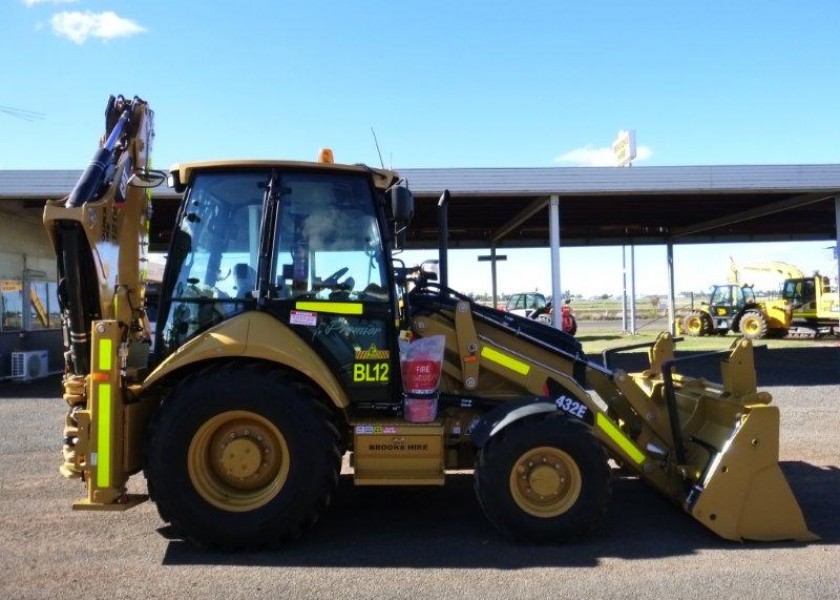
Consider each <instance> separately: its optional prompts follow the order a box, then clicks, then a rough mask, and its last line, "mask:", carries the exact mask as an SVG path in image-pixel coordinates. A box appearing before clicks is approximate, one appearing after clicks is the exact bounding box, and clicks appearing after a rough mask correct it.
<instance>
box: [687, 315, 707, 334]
mask: <svg viewBox="0 0 840 600" xmlns="http://www.w3.org/2000/svg"><path fill="white" fill-rule="evenodd" d="M702 329H703V321H702V320H701V319H700V317H688V319H686V320H685V330H686V332H688V333H691V334H694V335H697V334H698V333H700V331H701V330H702Z"/></svg>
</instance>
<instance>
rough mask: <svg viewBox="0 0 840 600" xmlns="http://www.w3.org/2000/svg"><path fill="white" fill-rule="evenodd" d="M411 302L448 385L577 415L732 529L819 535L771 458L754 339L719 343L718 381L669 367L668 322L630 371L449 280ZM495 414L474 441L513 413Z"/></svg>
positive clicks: (710, 518)
mask: <svg viewBox="0 0 840 600" xmlns="http://www.w3.org/2000/svg"><path fill="white" fill-rule="evenodd" d="M410 304H411V307H412V311H413V314H412V329H413V330H414V331H415V333H416V334H417V335H419V336H421V337H423V336H428V335H444V336H446V357H445V363H444V366H443V382H442V384H441V389H442V391H444V392H445V393H447V394H452V395H455V396H458V395H474V396H477V397H479V398H482V399H484V400H488V399H490V400H493V399H495V400H498V401H499V402H500V403H501V402H505V401H508V402H509V401H510V400H511V399H514V398H525V397H530V398H533V401H532V402H533V403H534V404H535V405H537V404H538V405H539V406H538V407H537V408H535V409H532V410H523V409H522V406H521V403H519V404H517V403H513V405H515V406H516V409H515V410H516V411H518V412H514V413H506V412H505V411H504V410H503V411H502V414H506V415H509V414H513V418H527V417H528V416H530V415H532V414H534V413H535V412H544V411H545V410H552V409H556V410H562V411H565V412H566V413H567V414H571V415H572V416H573V417H576V418H578V419H580V420H583V421H584V422H586V423H587V424H588V425H589V426H590V427H591V431H592V434H593V435H594V436H595V437H596V438H597V439H598V440H599V441H600V442H601V443H602V444H603V446H604V447H605V448H606V449H607V451H608V453H609V454H610V455H611V456H612V457H614V458H615V459H616V460H617V461H619V463H620V464H622V465H624V466H625V467H626V468H628V469H630V470H631V471H633V472H635V473H636V474H637V475H638V476H639V477H640V478H641V479H642V480H644V481H645V482H646V483H648V484H649V485H651V486H652V487H654V488H655V489H657V490H658V491H659V492H660V493H662V494H663V495H665V496H666V497H668V498H669V499H670V500H671V501H673V502H675V503H676V504H678V505H680V506H681V507H682V508H683V509H684V510H685V511H686V512H689V513H690V514H692V515H693V516H694V517H695V518H697V519H698V520H699V521H701V523H703V524H704V525H705V526H707V527H709V528H710V529H712V530H713V531H715V532H716V533H717V534H718V535H721V536H722V537H725V538H727V539H733V540H740V539H760V540H767V539H798V540H812V539H815V536H814V535H813V534H811V533H810V532H809V531H808V529H807V526H806V525H805V521H804V518H803V516H802V512H801V510H800V509H799V506H798V504H797V503H796V500H795V498H794V497H793V494H792V492H791V491H790V488H789V487H788V485H787V482H786V480H785V478H784V475H783V474H782V473H781V470H780V469H779V466H778V421H779V415H778V409H776V408H775V407H773V406H768V404H769V403H770V401H771V398H770V395H769V394H768V393H766V392H760V391H758V390H757V388H756V379H755V367H754V363H753V354H752V345H751V343H750V342H749V340H746V339H739V340H736V341H735V342H734V343H733V345H732V347H731V348H730V350H729V351H727V352H723V353H716V354H718V355H719V358H720V364H721V378H722V383H721V384H713V383H710V382H708V381H706V380H704V379H697V378H691V377H686V376H682V375H680V374H678V373H677V372H676V367H677V366H678V365H679V364H681V363H682V362H684V361H685V360H686V359H684V358H677V357H675V343H674V338H673V337H672V336H671V335H670V334H669V333H662V334H660V336H659V337H658V338H657V340H656V342H655V343H654V344H652V345H649V346H650V348H649V351H648V355H649V362H650V367H649V368H648V369H646V370H644V371H643V372H640V373H632V374H630V373H626V372H624V371H622V370H612V369H610V368H608V367H607V366H605V365H602V364H598V363H596V362H593V361H591V360H589V359H588V358H587V357H586V356H585V355H584V354H583V352H582V349H581V346H580V344H579V343H578V342H577V341H576V340H574V338H572V337H571V336H568V335H565V334H563V333H561V332H558V331H557V330H555V329H553V328H550V327H546V326H544V325H542V324H539V323H535V322H534V321H531V320H529V319H524V318H521V317H517V316H515V315H510V314H507V313H501V312H499V311H494V310H492V309H488V308H486V307H482V306H480V305H477V304H476V303H474V302H472V301H471V300H470V299H469V298H467V297H465V296H462V295H460V294H458V293H457V292H454V291H452V290H448V289H439V288H431V287H426V288H425V289H423V290H415V291H414V292H412V294H411V302H410ZM631 348H635V346H631ZM525 403H526V404H527V401H525ZM581 406H583V407H585V409H583V408H581ZM491 415H492V418H493V419H494V420H493V422H492V423H487V424H486V425H481V424H479V427H478V435H479V436H481V437H482V439H481V440H478V441H477V443H483V442H484V441H485V439H486V438H487V437H490V436H492V434H493V433H495V432H497V431H498V430H499V429H501V428H502V427H504V426H505V425H507V424H508V423H509V422H510V420H511V417H507V418H506V419H499V417H498V414H496V413H491ZM733 471H735V472H736V473H737V474H734V475H733ZM767 497H773V498H775V499H776V501H775V504H773V508H772V510H771V509H768V508H767V502H766V498H767ZM756 514H760V515H761V517H760V518H758V517H756Z"/></svg>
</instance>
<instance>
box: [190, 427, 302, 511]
mask: <svg viewBox="0 0 840 600" xmlns="http://www.w3.org/2000/svg"><path fill="white" fill-rule="evenodd" d="M288 454H289V452H288V447H287V446H286V440H285V437H284V436H283V435H282V434H281V433H280V431H279V430H278V429H277V428H276V427H275V426H274V425H273V424H272V423H271V422H269V421H268V420H267V419H265V418H264V417H262V416H261V415H258V414H255V413H251V412H246V411H231V412H227V413H222V414H219V415H216V416H215V417H213V418H212V419H210V420H208V421H207V422H205V423H204V424H203V425H202V426H201V427H200V428H199V430H198V431H197V432H196V434H195V435H194V436H193V440H192V442H191V444H190V449H189V459H188V464H189V471H190V478H191V479H192V481H193V485H194V486H195V489H196V491H197V492H198V493H199V494H200V495H201V496H202V497H203V498H204V499H205V500H207V501H208V502H210V503H211V504H213V505H214V506H217V507H219V508H223V509H225V510H232V511H242V510H253V509H254V508H257V507H259V506H261V505H263V504H265V503H266V502H268V501H269V500H270V499H271V498H272V497H274V496H275V495H276V494H277V493H278V492H279V491H280V489H281V488H282V487H283V485H284V484H285V481H286V477H287V476H288V472H289V459H288Z"/></svg>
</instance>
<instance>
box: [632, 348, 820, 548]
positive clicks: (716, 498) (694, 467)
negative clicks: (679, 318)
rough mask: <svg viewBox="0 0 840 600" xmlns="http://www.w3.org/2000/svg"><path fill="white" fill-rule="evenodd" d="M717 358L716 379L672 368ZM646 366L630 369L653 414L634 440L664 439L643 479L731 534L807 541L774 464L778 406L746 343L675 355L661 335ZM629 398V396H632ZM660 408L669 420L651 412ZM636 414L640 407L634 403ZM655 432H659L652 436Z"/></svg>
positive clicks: (794, 503) (808, 537) (716, 529)
mask: <svg viewBox="0 0 840 600" xmlns="http://www.w3.org/2000/svg"><path fill="white" fill-rule="evenodd" d="M712 356H719V357H720V359H721V360H720V368H721V378H722V383H721V384H715V383H711V382H709V381H707V380H705V379H702V378H693V377H687V376H684V375H678V374H676V373H674V372H673V370H674V368H675V367H676V365H677V364H686V363H689V362H692V361H695V360H696V359H700V358H704V357H712ZM649 358H650V364H651V367H650V369H649V370H648V371H646V372H645V373H642V374H640V375H636V376H635V379H636V382H637V383H638V384H639V386H640V387H641V388H642V389H645V390H646V393H648V394H649V397H650V399H651V401H652V403H651V404H650V405H649V406H650V407H651V408H650V409H647V408H645V407H644V405H641V404H639V406H640V407H641V408H642V409H643V410H645V411H646V412H642V414H647V415H649V416H651V417H653V418H652V419H651V418H649V419H648V422H649V423H651V424H652V428H654V426H655V429H656V431H653V432H651V433H650V434H649V437H643V435H644V434H645V430H644V429H642V430H641V431H642V434H641V435H640V436H639V438H637V440H636V442H637V444H639V445H640V446H642V447H651V443H652V444H653V446H656V445H657V444H658V443H663V442H664V443H665V445H667V446H668V450H667V451H666V450H661V451H660V456H661V457H662V458H663V459H665V460H663V461H661V462H660V463H659V464H660V465H662V466H663V468H664V469H665V470H666V472H667V475H668V480H667V483H665V484H660V483H658V482H657V481H656V479H655V477H654V476H655V475H656V469H650V468H648V469H647V470H645V469H644V468H643V469H641V470H640V475H641V477H642V478H643V479H645V480H646V481H648V482H649V483H651V484H652V485H654V487H658V488H659V489H660V490H661V491H663V492H664V493H666V494H667V495H668V496H670V497H673V498H677V499H679V500H678V501H679V502H680V503H681V505H682V506H683V508H684V509H685V510H686V511H687V512H688V513H689V514H691V515H692V516H693V517H694V518H695V519H697V520H698V521H700V522H701V523H702V524H703V525H705V526H706V527H708V528H709V529H711V530H712V531H714V532H715V533H716V534H718V535H719V536H721V537H723V538H726V539H729V540H736V541H742V540H757V541H782V540H797V541H813V540H817V539H819V538H818V537H817V536H816V535H814V534H813V533H811V532H810V531H809V530H808V527H807V525H806V524H805V519H804V517H803V515H802V510H801V509H800V508H799V504H798V503H797V501H796V498H795V497H794V495H793V492H792V491H791V489H790V486H789V485H788V482H787V480H786V479H785V476H784V474H783V473H782V470H781V468H780V467H779V409H778V408H776V407H775V406H771V405H770V402H771V401H772V398H771V396H770V394H769V393H767V392H764V391H758V389H757V387H756V372H755V363H754V357H753V350H752V344H751V342H750V341H749V340H746V339H739V340H736V341H734V342H733V344H732V346H731V347H730V349H729V350H728V351H726V352H713V353H709V354H701V355H690V356H685V357H680V358H674V343H673V339H672V338H671V337H670V336H668V335H667V334H662V335H661V336H660V338H658V339H657V342H656V343H655V344H654V346H653V348H651V350H650V351H649ZM631 400H632V398H631ZM660 407H664V408H666V412H667V415H668V421H669V423H668V426H667V427H662V426H661V425H660V423H661V421H662V419H658V418H656V417H657V411H658V410H659V409H660ZM637 412H641V411H639V410H638V409H637ZM656 435H658V436H660V437H659V438H657V437H655V436H656Z"/></svg>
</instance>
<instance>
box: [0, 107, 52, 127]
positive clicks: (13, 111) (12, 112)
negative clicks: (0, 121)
mask: <svg viewBox="0 0 840 600" xmlns="http://www.w3.org/2000/svg"><path fill="white" fill-rule="evenodd" d="M0 113H4V114H7V115H9V116H10V117H14V118H16V119H20V120H22V121H28V122H29V123H32V122H33V121H40V120H41V119H43V118H44V117H45V116H46V115H45V114H44V113H42V112H37V111H34V110H27V109H25V108H16V107H14V106H4V105H2V104H0Z"/></svg>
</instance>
